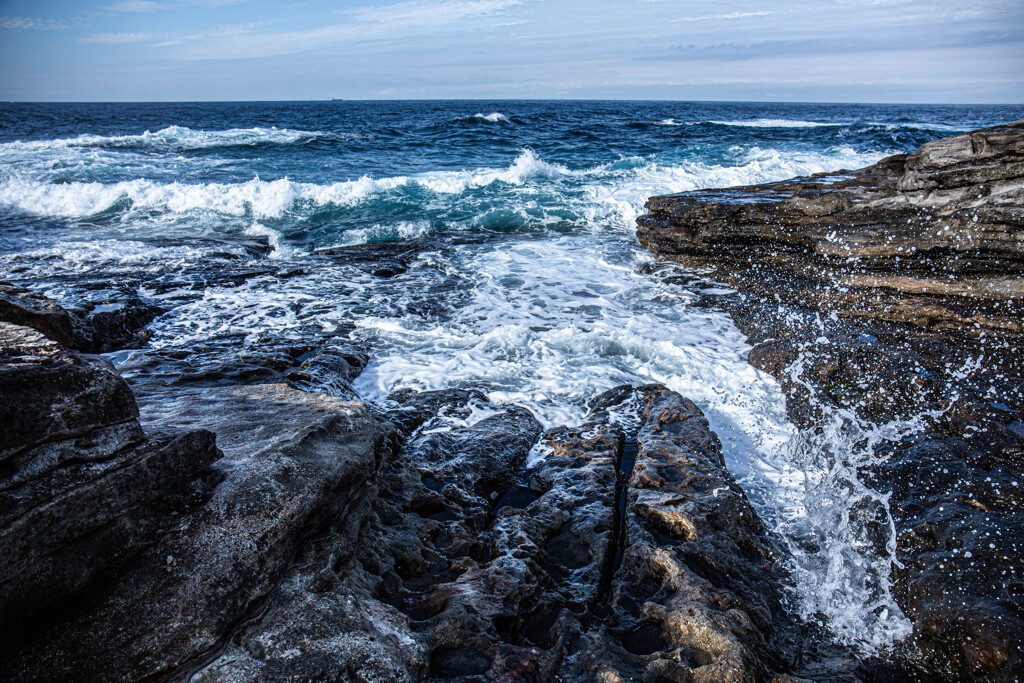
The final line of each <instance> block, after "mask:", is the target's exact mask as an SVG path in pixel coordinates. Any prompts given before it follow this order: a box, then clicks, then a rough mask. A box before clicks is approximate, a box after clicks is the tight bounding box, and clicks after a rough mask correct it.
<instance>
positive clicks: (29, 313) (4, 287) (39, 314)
mask: <svg viewBox="0 0 1024 683" xmlns="http://www.w3.org/2000/svg"><path fill="white" fill-rule="evenodd" d="M0 321H2V322H7V323H12V324H14V325H25V326H26V327H31V328H32V329H34V330H37V331H39V332H41V333H42V334H44V335H46V336H47V337H49V338H50V339H52V340H54V341H55V342H57V343H58V344H60V345H61V346H63V347H65V348H70V347H71V344H72V322H71V315H70V314H69V313H68V312H67V311H66V310H64V309H63V308H62V307H61V306H60V305H59V304H57V303H56V302H55V301H53V300H52V299H49V298H48V297H45V296H43V295H42V294H39V293H37V292H33V291H32V290H29V289H25V288H24V287H18V286H16V285H12V284H11V283H9V282H0Z"/></svg>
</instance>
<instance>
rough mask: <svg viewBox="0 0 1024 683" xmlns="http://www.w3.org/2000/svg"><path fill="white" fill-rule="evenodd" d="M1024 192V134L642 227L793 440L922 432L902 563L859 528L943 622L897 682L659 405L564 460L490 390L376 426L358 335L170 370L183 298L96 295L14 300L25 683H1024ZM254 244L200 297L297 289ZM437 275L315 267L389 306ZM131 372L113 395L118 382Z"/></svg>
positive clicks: (911, 446) (237, 248)
mask: <svg viewBox="0 0 1024 683" xmlns="http://www.w3.org/2000/svg"><path fill="white" fill-rule="evenodd" d="M1022 176H1024V123H1020V122H1019V123H1017V124H1012V125H1010V126H1005V127H999V128H994V129H986V130H983V131H977V132H975V133H972V134H970V135H967V136H958V137H957V138H950V139H947V140H940V141H937V142H935V143H931V144H930V145H926V146H925V147H924V148H922V149H921V150H920V151H919V152H916V153H915V154H912V155H909V156H906V157H893V158H890V159H887V160H884V161H883V162H881V163H879V164H878V165H876V166H874V167H871V168H869V169H865V170H862V171H855V172H850V173H841V174H832V175H828V176H816V177H813V178H807V179H797V180H794V181H790V182H787V183H778V184H773V185H766V186H758V187H750V188H739V189H735V190H728V191H726V190H722V191H704V192H699V193H689V194H686V195H675V196H670V197H657V198H652V199H651V201H650V203H649V205H648V208H649V210H650V214H649V215H648V216H645V217H643V218H642V219H641V220H640V222H639V225H640V230H639V233H638V234H639V236H640V239H641V241H642V242H643V243H644V244H645V245H646V246H648V247H649V248H651V249H652V250H653V251H655V252H656V253H658V254H659V255H661V256H663V257H664V259H665V260H664V261H662V262H659V263H658V264H656V265H655V266H653V270H654V271H655V272H656V273H657V274H658V275H659V276H660V277H663V278H664V279H665V280H667V281H674V280H679V281H689V280H690V279H693V278H698V277H700V278H705V279H706V278H713V279H714V280H717V281H719V282H724V283H727V284H728V285H729V286H730V287H732V288H734V289H735V290H736V292H735V293H733V294H729V295H721V294H715V295H708V296H706V297H705V298H704V299H703V300H702V302H701V303H702V305H707V306H715V307H724V308H725V309H726V310H728V311H729V312H730V313H731V314H732V316H733V318H734V319H735V320H736V322H737V325H738V326H739V327H740V329H741V330H743V332H744V333H745V334H747V335H748V337H749V338H750V341H751V343H752V344H755V346H754V348H753V349H752V350H751V352H750V362H751V363H752V364H754V365H756V366H757V367H759V368H762V369H764V370H765V371H767V372H769V373H771V374H773V375H775V376H776V377H777V378H778V379H779V381H780V382H781V383H782V385H783V387H784V388H785V390H786V392H787V394H788V397H789V402H788V409H789V412H790V415H791V417H792V419H793V421H794V422H795V423H797V424H798V425H800V426H802V427H805V428H806V429H807V430H808V431H809V432H810V433H813V432H814V430H815V429H816V428H817V427H820V426H821V425H822V424H824V423H825V421H826V420H828V419H829V418H830V416H834V415H835V414H836V413H835V411H837V410H847V411H850V414H852V415H856V416H857V419H863V420H865V421H873V422H883V421H889V420H895V419H910V418H912V417H915V416H920V415H923V414H924V415H927V416H928V420H927V424H925V425H924V426H923V427H922V428H921V429H918V430H916V431H910V430H907V433H906V434H904V435H903V436H902V437H901V438H900V439H897V440H887V441H884V442H883V443H880V444H879V445H878V449H877V457H875V458H874V459H873V461H872V463H871V464H870V466H869V467H865V468H864V470H863V472H862V475H863V477H864V478H865V479H866V480H867V482H868V483H869V484H870V485H871V486H872V487H874V488H875V489H877V490H879V491H884V492H886V493H888V495H889V498H888V501H889V509H890V510H891V514H892V518H893V522H894V533H895V538H893V539H890V538H889V536H887V534H888V533H889V531H890V525H889V524H888V518H887V513H886V511H885V509H884V508H882V509H880V508H878V507H877V506H875V507H872V506H865V507H864V509H862V510H859V511H857V512H858V514H857V515H855V517H856V519H851V520H847V521H848V522H849V523H850V524H852V525H854V526H856V528H857V529H858V530H859V531H860V532H861V533H862V534H863V539H862V541H863V542H864V543H876V544H882V545H883V546H884V545H885V544H886V543H888V542H889V541H890V540H894V541H895V548H896V560H897V562H895V563H894V569H893V580H894V584H893V591H894V594H895V596H896V598H897V600H898V601H899V604H900V606H901V607H902V609H903V610H904V612H905V613H906V614H907V615H908V616H909V617H910V618H911V619H912V620H913V621H914V634H913V635H912V637H911V638H909V639H908V640H906V641H905V642H904V643H903V644H902V645H901V646H900V648H899V649H897V650H896V651H895V652H892V653H888V654H886V655H885V656H883V657H865V656H864V655H863V654H862V653H858V652H856V651H854V650H852V649H847V648H844V647H841V646H839V645H836V644H834V643H832V642H831V640H830V638H829V637H828V634H827V633H826V632H825V631H824V630H822V629H821V628H820V627H819V626H817V625H815V624H813V623H812V624H808V623H804V622H803V621H801V620H800V619H798V618H797V617H796V616H794V613H793V610H792V609H791V606H790V604H789V599H788V597H787V589H786V586H787V585H788V584H789V583H790V582H791V581H792V577H790V576H789V572H788V570H787V563H786V553H787V548H786V547H785V546H784V544H782V543H781V542H780V540H779V539H778V538H777V537H775V536H774V535H773V534H771V533H770V532H769V531H768V530H767V529H766V527H765V525H764V523H763V522H762V520H761V519H760V518H759V517H758V514H757V512H756V511H755V509H754V507H753V506H752V505H751V503H750V501H749V500H748V498H747V496H746V495H745V494H744V492H743V490H742V489H741V488H740V486H739V485H738V484H737V482H736V480H735V479H734V477H733V475H732V474H730V472H729V471H728V469H727V468H726V463H725V461H724V459H723V456H722V449H721V446H720V443H719V440H718V437H717V436H716V435H715V434H714V433H713V432H712V431H711V429H710V428H709V425H708V422H707V420H706V419H705V418H704V416H703V414H702V413H701V411H700V409H699V408H698V407H697V406H696V405H695V404H694V403H692V402H691V401H690V400H688V399H687V398H685V397H683V396H680V395H679V394H677V393H675V392H672V391H670V390H669V389H667V388H666V387H664V386H661V385H657V384H651V385H645V386H629V385H623V386H620V387H616V388H614V389H610V390H609V391H606V392H604V393H602V394H600V395H597V396H593V397H591V398H590V401H589V406H590V412H589V414H588V416H587V418H586V420H585V421H584V423H583V424H580V425H572V426H563V427H558V428H554V429H549V430H545V429H544V428H543V427H542V425H541V424H540V423H539V422H538V421H537V419H536V418H535V417H534V416H533V415H532V414H531V413H530V412H529V411H528V410H526V409H525V408H522V407H519V406H515V405H498V404H494V403H492V402H490V401H489V400H488V398H487V397H486V396H485V395H483V394H482V393H480V392H477V391H474V390H470V389H447V390H441V391H429V392H417V391H413V390H410V389H400V390H397V391H395V392H394V393H393V394H392V395H391V396H390V397H389V399H388V401H387V402H386V403H384V404H382V405H379V406H373V405H369V404H367V403H365V402H363V401H361V400H360V398H359V396H357V395H356V392H355V391H354V390H353V389H352V384H351V383H352V381H353V380H354V379H355V378H356V377H358V376H359V374H360V373H361V372H362V371H363V368H364V367H365V366H366V364H367V362H368V359H369V355H370V353H371V351H370V350H369V349H364V348H360V347H357V346H353V344H352V342H351V341H350V339H349V337H348V335H347V332H348V331H349V330H348V329H346V327H345V326H344V325H340V326H339V327H338V328H337V329H333V330H325V329H323V328H319V329H310V330H308V331H306V333H305V334H304V335H303V337H302V338H303V341H302V342H301V343H299V342H296V341H295V339H294V338H292V339H284V338H274V337H273V336H267V337H266V338H260V339H258V340H256V341H255V342H251V343H250V342H247V343H245V344H242V343H241V342H240V341H238V340H232V339H230V338H226V339H225V341H224V343H222V344H216V345H206V346H204V345H195V346H192V347H186V348H181V347H176V348H173V349H162V348H142V347H145V346H146V344H147V339H148V334H147V327H146V326H147V325H148V324H149V323H150V321H152V320H153V319H154V318H155V317H156V316H158V315H160V313H161V312H162V310H163V309H162V308H161V306H162V305H173V304H174V302H173V301H164V302H163V303H162V304H158V303H155V302H154V301H151V300H149V301H144V300H142V299H140V298H139V297H138V296H137V295H136V293H135V290H136V289H137V287H136V286H135V285H137V284H138V283H134V284H131V283H126V284H125V286H124V288H123V289H118V287H117V286H116V285H112V284H111V283H110V282H104V281H101V279H100V278H99V277H97V280H96V281H95V282H88V283H76V286H79V287H81V289H82V290H83V291H87V292H90V296H89V297H86V300H85V301H84V303H82V304H81V305H79V306H78V307H74V306H73V307H71V308H70V309H66V308H64V307H62V306H60V305H58V304H57V303H55V302H54V301H52V300H50V299H48V298H47V297H44V296H42V295H41V294H39V293H38V292H34V291H31V290H29V289H26V288H24V287H20V286H16V285H13V284H6V283H4V284H0V321H2V322H0V424H3V425H4V430H3V432H2V434H0V516H2V518H3V524H2V525H0V550H2V552H0V631H2V632H0V637H2V640H0V642H2V645H0V680H10V681H58V680H97V681H102V680H118V681H128V680H130V681H176V680H192V681H209V682H213V681H254V680H262V681H281V680H289V681H352V682H356V681H358V682H372V683H378V682H379V683H384V682H390V681H410V682H411V681H440V680H461V681H492V682H497V681H552V680H558V681H566V682H575V681H579V682H580V683H582V682H584V681H607V682H613V681H626V680H636V681H651V682H658V683H661V682H666V681H675V682H682V681H687V682H689V681H701V682H709V683H710V682H712V681H721V682H723V683H724V682H726V681H769V680H774V681H776V683H785V682H786V681H793V680H800V679H806V680H830V681H858V680H859V681H898V680H935V679H938V680H991V681H1010V680H1016V678H1017V677H1018V676H1019V675H1020V673H1021V669H1022V667H1024V664H1022V659H1021V652H1020V642H1019V640H1020V638H1019V636H1020V634H1021V633H1024V617H1022V612H1021V604H1022V603H1021V600H1022V599H1024V598H1022V594H1021V586H1022V585H1024V584H1022V583H1021V582H1022V580H1024V577H1022V576H1021V568H1022V557H1021V542H1022V541H1024V538H1022V534H1024V532H1022V528H1024V526H1022V525H1024V517H1022V515H1024V513H1022V509H1024V508H1022V506H1021V502H1022V501H1021V496H1022V494H1021V488H1020V485H1019V483H1020V479H1021V476H1024V473H1022V472H1021V468H1022V454H1024V450H1022V444H1024V421H1022V420H1024V399H1022V394H1021V390H1022V388H1024V387H1022V383H1024V382H1022V380H1021V377H1022V374H1021V370H1022V368H1021V367H1020V364H1021V360H1020V358H1019V357H1018V356H1019V353H1018V350H1017V349H1018V344H1019V341H1020V335H1021V334H1024V332H1022V328H1021V303H1022V302H1021V291H1022V290H1021V282H1022V281H1021V278H1020V276H1021V268H1022V267H1024V242H1022V239H1024V238H1022V234H1024V233H1022V226H1024V209H1022V205H1024V177H1022ZM224 248H225V253H226V254H228V255H229V256H231V258H234V256H232V255H235V254H238V253H240V252H245V253H246V254H248V255H249V256H251V257H253V260H242V259H237V261H232V260H231V259H227V260H226V262H225V263H226V264H227V265H224V266H223V267H220V268H218V270H217V271H216V272H215V273H214V272H212V271H210V272H204V273H201V274H199V275H201V277H202V278H206V279H207V280H208V279H209V278H211V277H216V278H218V282H221V283H232V282H238V283H242V282H246V281H247V280H249V279H252V278H254V277H259V276H261V275H265V274H267V273H273V274H274V275H275V276H276V277H280V278H287V277H290V276H292V273H291V272H282V271H280V270H278V269H276V268H275V266H274V265H272V264H265V263H263V262H261V261H260V260H259V257H261V256H262V255H265V254H266V253H267V251H269V247H268V245H267V244H266V243H265V242H262V241H260V240H250V239H248V238H241V239H239V240H237V241H236V242H235V243H231V244H225V246H224ZM423 248H424V245H423V244H421V243H417V242H408V243H402V244H400V245H395V244H391V245H387V244H385V245H369V246H366V247H357V248H341V249H333V250H329V251H325V252H322V253H319V254H316V255H314V257H311V259H310V261H309V264H308V265H307V266H306V267H308V268H316V267H317V264H318V263H325V262H328V261H329V262H331V263H335V264H337V263H343V264H345V265H346V267H351V268H353V269H356V270H358V271H359V272H360V273H362V274H363V275H365V276H366V277H368V278H376V279H377V280H379V281H380V282H384V281H386V280H387V279H388V278H390V277H394V276H395V274H396V273H401V272H403V271H404V270H405V269H407V268H408V267H409V264H410V262H411V261H412V260H413V259H414V258H415V256H416V254H417V253H418V252H419V251H420V250H422V249H423ZM678 262H681V263H682V264H683V265H684V266H685V268H681V267H679V265H678ZM187 276H188V274H186V273H182V272H178V271H173V270H168V271H167V272H165V273H159V274H157V275H151V276H150V277H151V278H152V279H151V280H150V281H148V282H147V287H148V288H149V289H150V290H152V291H157V292H159V291H162V290H161V288H162V287H169V284H168V283H169V282H171V281H172V280H173V281H174V282H176V283H179V284H180V282H183V281H186V277H187ZM178 288H179V289H183V288H181V287H178ZM414 304H415V305H418V306H422V307H424V308H428V307H429V306H430V305H431V302H430V296H429V295H427V294H424V298H423V301H421V302H414ZM131 349H137V350H136V351H131ZM111 352H118V353H117V354H116V360H117V361H118V365H117V367H116V368H115V367H114V365H112V363H111V362H110V360H108V357H104V356H98V355H93V354H97V353H108V354H109V353H111ZM537 454H543V456H544V457H543V458H536V457H535V456H536V455H537Z"/></svg>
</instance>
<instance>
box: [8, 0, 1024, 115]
mask: <svg viewBox="0 0 1024 683" xmlns="http://www.w3.org/2000/svg"><path fill="white" fill-rule="evenodd" d="M330 98H344V99H449V98H453V99H463V98H467V99H506V98H510V99H515V98H526V99H652V100H743V101H811V102H934V103H979V104H981V103H992V104H995V103H1022V102H1024V2H1022V1H1021V0H813V1H807V0H777V1H776V2H771V3H769V2H765V0H761V1H760V2H746V1H736V2H718V3H709V2H691V1H690V0H632V1H631V2H612V1H609V0H400V1H397V2H396V1H394V0H355V1H346V2H327V1H326V0H307V1H298V2H289V0H278V1H276V2H269V1H265V0H98V1H93V0H74V1H72V0H53V1H50V0H0V99H4V100H22V101H25V100H28V101H43V100H46V101H56V100H65V101H67V100H71V101H196V100H307V99H330Z"/></svg>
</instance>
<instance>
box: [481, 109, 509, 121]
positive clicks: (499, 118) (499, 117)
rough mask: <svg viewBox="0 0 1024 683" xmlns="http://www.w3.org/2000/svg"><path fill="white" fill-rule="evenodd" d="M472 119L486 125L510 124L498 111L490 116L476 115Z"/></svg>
mask: <svg viewBox="0 0 1024 683" xmlns="http://www.w3.org/2000/svg"><path fill="white" fill-rule="evenodd" d="M473 118H475V119H479V120H480V121H486V122H487V123H510V121H509V120H508V117H507V116H505V115H504V114H502V113H501V112H499V111H495V112H491V113H490V114H477V115H476V116H474V117H473Z"/></svg>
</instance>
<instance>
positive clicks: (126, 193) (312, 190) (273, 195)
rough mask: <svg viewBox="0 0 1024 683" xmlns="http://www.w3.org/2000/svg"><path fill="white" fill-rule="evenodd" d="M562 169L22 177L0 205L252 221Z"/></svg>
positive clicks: (521, 164) (536, 164)
mask: <svg viewBox="0 0 1024 683" xmlns="http://www.w3.org/2000/svg"><path fill="white" fill-rule="evenodd" d="M567 173H568V171H567V170H566V169H565V168H564V167H562V166H559V165H557V164H550V163H547V162H545V161H542V160H541V159H540V158H539V157H538V156H537V154H536V153H535V152H534V151H533V150H529V149H528V150H525V151H523V152H522V153H521V154H520V155H519V156H518V157H517V158H516V160H515V161H514V162H513V163H512V165H511V166H509V167H508V168H504V169H476V170H471V171H443V172H434V173H424V174H421V175H416V176H394V177H388V178H380V179H376V178H372V177H370V176H363V177H362V178H359V179H358V180H350V181H342V182H337V183H330V184H325V185H321V184H316V183H301V182H294V181H291V180H289V179H287V178H282V179H279V180H272V181H263V180H260V179H259V178H254V179H253V180H250V181H248V182H245V183H203V184H188V183H178V182H175V183H159V182H154V181H152V180H143V179H140V180H130V181H122V182H117V183H100V182H72V183H49V182H45V181H40V180H35V179H28V178H23V177H9V178H6V179H4V180H2V181H0V205H6V206H9V207H15V208H17V209H20V210H21V211H24V212H26V213H30V214H35V215H40V216H59V217H65V218H74V217H79V218H81V217H86V216H92V215H95V214H98V213H101V212H103V211H107V210H109V209H114V208H117V207H119V206H123V207H124V208H128V207H130V208H132V209H134V210H146V211H152V210H157V211H169V212H173V213H191V212H212V213H217V214H224V215H228V216H236V217H243V216H252V217H253V218H255V219H257V220H261V219H267V218H281V217H283V216H285V215H286V214H287V213H288V212H289V211H291V210H293V209H296V210H299V209H301V207H302V205H303V204H308V205H312V206H313V207H323V206H329V205H334V206H352V205H355V204H358V203H360V202H362V201H364V200H366V199H368V198H371V197H374V196H377V195H380V194H383V193H387V192H391V191H394V190H397V189H400V188H406V187H411V186H415V187H419V188H421V189H424V190H427V191H429V192H432V193H434V194H439V195H451V194H460V193H462V192H465V191H467V190H470V189H477V188H482V187H486V186H488V185H491V184H494V183H504V184H508V185H523V184H524V183H527V182H529V181H530V180H532V179H535V178H548V179H552V178H558V177H560V176H562V175H565V174H567Z"/></svg>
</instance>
